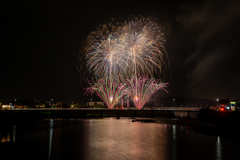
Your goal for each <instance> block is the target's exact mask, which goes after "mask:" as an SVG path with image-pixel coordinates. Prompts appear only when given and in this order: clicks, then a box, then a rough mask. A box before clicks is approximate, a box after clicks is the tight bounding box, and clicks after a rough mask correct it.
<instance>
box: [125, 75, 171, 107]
mask: <svg viewBox="0 0 240 160" xmlns="http://www.w3.org/2000/svg"><path fill="white" fill-rule="evenodd" d="M126 81H127V82H126V83H127V86H128V87H127V89H126V92H127V94H128V95H129V96H130V98H131V99H132V101H133V102H134V104H135V106H136V108H137V109H141V108H142V107H143V106H144V105H145V104H146V103H147V102H148V100H149V98H150V97H151V96H152V95H153V94H154V93H156V92H157V91H158V90H159V89H163V90H165V91H166V92H167V90H166V89H165V87H166V85H168V83H163V82H161V80H160V79H157V80H156V79H154V78H149V77H148V76H138V77H137V76H133V77H131V78H128V79H127V80H126Z"/></svg>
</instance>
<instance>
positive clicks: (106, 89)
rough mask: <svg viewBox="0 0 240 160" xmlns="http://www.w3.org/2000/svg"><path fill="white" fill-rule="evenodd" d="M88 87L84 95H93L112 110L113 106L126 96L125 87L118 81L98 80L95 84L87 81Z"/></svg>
mask: <svg viewBox="0 0 240 160" xmlns="http://www.w3.org/2000/svg"><path fill="white" fill-rule="evenodd" d="M89 85H90V87H88V88H87V89H86V92H85V94H89V93H91V95H92V94H93V93H95V94H96V95H97V96H99V97H100V98H101V99H102V100H103V101H104V102H105V104H106V105H107V107H108V108H109V109H112V108H113V107H114V105H115V104H116V103H117V102H118V101H119V99H121V98H122V97H123V96H124V95H125V94H126V91H125V89H126V85H125V84H124V83H122V82H120V81H119V80H118V79H109V78H105V79H99V80H97V81H96V82H94V81H89Z"/></svg>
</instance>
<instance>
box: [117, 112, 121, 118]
mask: <svg viewBox="0 0 240 160" xmlns="http://www.w3.org/2000/svg"><path fill="white" fill-rule="evenodd" d="M117 119H120V115H119V111H117Z"/></svg>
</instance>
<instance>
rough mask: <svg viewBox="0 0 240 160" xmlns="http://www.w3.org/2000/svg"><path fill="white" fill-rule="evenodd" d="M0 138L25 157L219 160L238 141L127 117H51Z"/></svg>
mask: <svg viewBox="0 0 240 160" xmlns="http://www.w3.org/2000/svg"><path fill="white" fill-rule="evenodd" d="M3 137H4V138H3ZM0 138H1V142H2V141H4V142H6V141H11V142H14V145H16V146H17V147H15V148H14V147H13V148H11V152H12V153H18V154H16V155H17V158H23V157H24V158H25V159H59V160H61V159H62V160H65V159H71V160H72V159H87V160H96V159H120V160H121V159H124V160H125V159H140V160H141V159H161V160H175V159H194V160H202V159H217V160H222V159H237V158H235V157H236V156H238V155H237V154H238V153H239V152H238V150H239V148H238V147H237V146H236V145H234V144H233V143H230V142H228V141H226V140H224V142H223V140H221V141H220V137H217V141H216V137H214V136H208V135H203V134H197V133H194V132H193V131H191V130H188V127H182V126H178V125H169V124H159V123H137V122H136V123H135V122H134V123H133V122H131V119H119V120H117V119H115V118H112V119H111V118H109V119H93V120H88V119H86V120H59V119H56V120H54V119H50V120H45V121H43V122H41V123H40V124H32V125H29V126H25V127H23V126H14V127H13V128H12V130H11V131H10V132H8V133H1V135H0ZM2 143H3V142H2ZM5 144H11V143H5ZM226 148H231V150H230V149H226ZM3 149H5V148H3ZM6 150H9V148H6ZM3 152H4V150H3ZM33 157H34V158H33Z"/></svg>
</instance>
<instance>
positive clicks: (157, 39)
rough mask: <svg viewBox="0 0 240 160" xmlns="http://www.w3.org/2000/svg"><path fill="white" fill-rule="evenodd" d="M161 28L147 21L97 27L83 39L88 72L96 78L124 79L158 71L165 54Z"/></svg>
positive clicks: (135, 19)
mask: <svg viewBox="0 0 240 160" xmlns="http://www.w3.org/2000/svg"><path fill="white" fill-rule="evenodd" d="M162 30H163V29H162V27H161V26H159V25H158V24H157V23H155V22H153V21H151V20H150V19H147V18H139V19H138V18H136V17H134V18H132V19H130V20H129V21H125V22H124V23H116V24H112V23H110V24H107V25H101V26H99V28H98V29H97V30H96V31H94V32H91V33H90V34H89V36H88V38H87V42H86V44H85V48H84V49H83V54H84V57H85V59H86V60H87V68H88V70H89V72H90V73H91V74H92V75H94V76H96V77H98V78H103V77H107V78H112V77H125V76H131V75H135V76H136V75H138V74H148V75H150V76H151V77H153V74H154V73H158V71H161V68H162V65H163V63H164V57H167V52H166V51H165V47H164V44H165V39H164V34H163V32H162Z"/></svg>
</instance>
